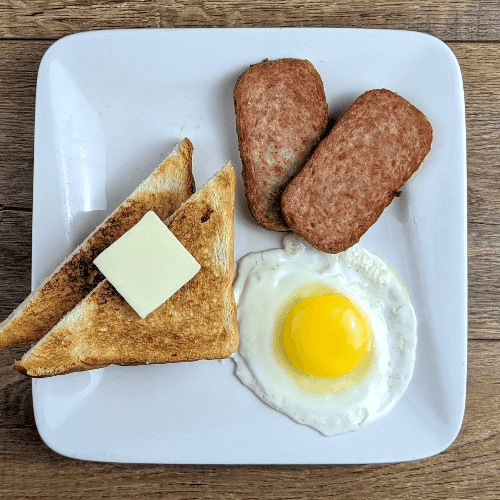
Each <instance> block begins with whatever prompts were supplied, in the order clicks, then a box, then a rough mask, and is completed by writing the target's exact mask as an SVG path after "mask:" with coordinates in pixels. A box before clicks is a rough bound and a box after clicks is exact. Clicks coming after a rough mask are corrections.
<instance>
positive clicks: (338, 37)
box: [32, 28, 467, 464]
mask: <svg viewBox="0 0 500 500" xmlns="http://www.w3.org/2000/svg"><path fill="white" fill-rule="evenodd" d="M280 57H296V58H306V59H309V60H310V61H311V62H312V63H313V64H314V65H315V67H316V68H317V70H318V71H319V73H320V74H321V76H322V78H323V81H324V85H325V91H326V96H327V99H328V104H329V107H330V112H331V114H332V115H333V116H335V117H338V116H340V115H341V114H342V112H343V111H345V109H346V108H347V106H348V105H349V104H350V103H351V102H352V101H353V100H354V99H355V98H356V97H357V96H359V95H360V94H361V93H363V92H364V91H365V90H368V89H373V88H380V87H385V88H388V89H391V90H394V91H396V92H398V93H399V94H401V95H402V96H403V97H405V98H407V99H408V100H409V101H411V102H412V103H413V104H415V105H416V106H417V107H418V108H420V109H421V110H422V111H423V112H424V113H425V114H426V115H427V117H428V118H429V120H430V122H431V123H432V125H433V128H434V144H433V149H432V151H431V153H430V155H429V156H428V158H427V159H426V161H425V162H424V164H423V165H422V167H421V168H420V169H419V171H418V172H417V173H416V174H415V175H414V176H413V177H412V178H411V180H410V181H409V182H408V183H407V185H406V186H405V187H404V189H403V196H402V197H401V198H398V199H395V200H394V202H393V203H392V205H391V206H390V207H389V208H388V209H387V210H386V211H385V212H384V214H383V216H382V217H381V218H380V219H379V221H378V222H377V223H376V224H375V225H374V226H373V227H372V228H371V229H370V230H369V232H368V233H367V234H366V235H365V236H364V237H363V239H362V243H363V244H364V245H365V246H366V247H368V248H369V249H371V250H373V251H374V252H376V253H377V254H379V255H380V256H381V257H382V258H383V259H385V260H386V261H387V262H389V263H390V264H391V265H392V266H394V267H395V268H396V269H397V271H398V272H399V274H400V275H401V277H402V278H403V279H404V281H405V282H406V283H407V285H408V287H409V290H410V293H411V296H412V298H413V302H414V305H415V309H416V312H417V319H418V324H419V343H418V350H417V362H416V368H415V374H414V377H413V379H412V382H411V384H410V387H409V389H408V391H407V392H406V394H405V395H404V397H403V398H402V400H401V401H400V402H399V403H398V405H397V406H396V408H395V409H394V411H393V412H392V413H391V414H390V415H388V416H387V417H385V418H383V419H382V420H380V421H378V422H376V423H374V424H372V425H370V426H367V427H366V428H364V429H363V430H361V431H359V432H355V433H349V434H345V435H340V436H336V437H330V438H326V437H323V436H321V435H320V434H319V433H318V432H316V431H314V430H312V429H310V428H309V427H305V426H301V425H298V424H296V423H294V422H293V421H291V420H290V419H289V418H288V417H286V416H284V415H282V414H280V413H278V412H275V411H273V410H272V409H270V408H269V407H267V406H266V405H265V404H263V403H262V402H261V401H260V400H259V399H257V398H256V397H255V396H254V395H253V393H252V392H250V391H249V390H248V389H247V388H246V387H244V386H243V385H241V384H240V382H239V381H238V380H237V379H236V377H235V376H234V375H233V362H232V361H231V360H226V361H223V362H221V361H199V362H195V363H179V364H170V365H159V366H138V367H117V366H112V367H108V368H105V369H100V370H95V371H90V372H87V373H75V374H70V375H65V376H59V377H54V378H48V379H41V380H34V381H33V399H34V409H35V416H36V423H37V426H38V429H39V432H40V435H41V436H42V438H43V439H44V441H45V442H46V443H47V444H48V445H49V446H50V447H51V448H53V449H54V450H56V451H57V452H59V453H61V454H64V455H68V456H71V457H77V458H82V459H90V460H102V461H121V462H160V463H228V464H236V463H370V462H371V463H374V462H394V461H405V460H414V459H419V458H423V457H428V456H431V455H433V454H436V453H439V452H441V451H443V450H444V449H445V448H447V447H448V446H449V445H450V444H451V443H452V442H453V440H454V439H455V437H456V436H457V433H458V431H459V429H460V426H461V423H462V419H463V412H464V405H465V385H466V348H467V274H466V272H467V254H466V159H465V112H464V97H463V86H462V79H461V73H460V69H459V66H458V63H457V61H456V59H455V57H454V56H453V54H452V52H451V51H450V50H449V49H448V47H447V46H446V45H445V44H444V43H442V42H440V41H439V40H437V39H435V38H433V37H430V36H428V35H424V34H421V33H413V32H402V31H382V30H356V29H302V28H295V29H294V28H292V29H187V30H129V31H101V32H91V33H83V34H78V35H73V36H69V37H67V38H64V39H62V40H60V41H58V42H56V43H55V44H54V45H53V46H52V47H51V48H50V49H49V50H48V51H47V53H46V55H45V56H44V58H43V60H42V63H41V66H40V71H39V77H38V86H37V102H36V131H35V178H34V214H33V275H32V278H33V280H32V282H33V286H34V287H36V286H37V285H38V284H39V283H40V282H41V280H42V279H43V277H45V276H46V275H48V274H49V273H50V272H51V271H52V270H53V269H54V268H55V266H56V265H57V264H58V263H59V262H60V261H61V260H62V259H63V258H64V257H65V256H66V255H67V254H68V253H69V252H70V251H71V250H72V249H73V248H74V247H75V245H76V244H78V243H79V242H80V241H81V240H82V239H83V237H84V236H85V235H86V234H87V233H88V232H89V231H90V230H91V229H93V228H94V226H95V225H97V224H98V223H99V222H101V220H102V219H103V218H104V217H105V215H106V214H107V213H109V212H111V211H112V210H113V209H114V208H115V207H116V206H117V205H118V204H119V203H120V202H121V201H122V200H123V199H124V198H125V197H126V196H127V195H128V194H129V193H130V192H131V191H132V190H133V189H134V188H135V186H136V185H137V184H138V183H139V182H140V181H141V180H142V179H143V178H145V177H146V176H147V175H148V173H149V172H150V171H151V170H152V169H153V168H154V167H155V166H156V165H157V164H158V163H159V162H160V161H161V159H162V158H163V157H164V155H166V154H167V153H168V152H170V150H171V148H172V147H173V146H174V144H175V143H177V142H178V141H179V140H180V139H182V137H184V136H188V137H189V138H190V139H191V140H192V141H193V143H194V146H195V155H194V175H195V179H196V183H197V186H198V187H199V186H201V185H202V184H203V183H204V182H205V180H206V179H208V178H209V177H210V176H211V175H212V174H213V173H214V172H215V171H216V170H218V169H220V168H221V167H222V166H223V165H224V164H225V163H226V162H227V161H228V160H232V161H233V164H234V165H235V167H236V170H237V172H239V171H240V169H241V163H240V159H239V154H238V149H237V138H236V133H235V117H234V110H233V96H232V90H233V86H234V84H235V81H236V78H237V77H238V75H240V74H241V73H242V72H243V71H244V70H245V69H246V68H247V67H248V66H249V65H250V64H253V63H256V62H259V61H261V60H263V59H264V58H269V59H276V58H280ZM281 238H282V235H281V234H278V233H272V232H270V231H267V230H265V229H263V228H261V227H259V226H258V225H257V224H256V223H255V221H254V220H253V219H252V217H251V216H250V214H249V212H248V209H247V206H246V202H245V199H244V192H243V186H242V182H241V177H240V176H239V174H238V192H237V199H236V217H235V257H236V259H239V258H240V257H242V256H243V255H245V254H247V253H249V252H252V251H259V250H263V249H267V248H273V247H279V246H281Z"/></svg>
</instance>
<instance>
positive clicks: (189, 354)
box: [14, 163, 238, 377]
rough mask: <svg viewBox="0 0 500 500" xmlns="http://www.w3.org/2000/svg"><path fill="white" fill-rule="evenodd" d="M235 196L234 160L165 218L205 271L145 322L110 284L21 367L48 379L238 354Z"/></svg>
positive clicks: (77, 309) (80, 306)
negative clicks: (115, 367) (108, 368)
mask: <svg viewBox="0 0 500 500" xmlns="http://www.w3.org/2000/svg"><path fill="white" fill-rule="evenodd" d="M234 194H235V175H234V170H233V168H232V166H231V164H230V163H229V164H228V165H227V166H226V167H225V168H224V169H222V170H221V171H220V172H219V173H218V174H216V175H215V176H214V177H213V178H212V179H211V180H210V181H208V182H207V184H205V186H204V187H203V188H201V189H200V190H199V191H198V192H197V193H195V194H194V195H193V196H192V197H191V198H190V199H189V200H188V201H187V202H186V203H185V204H183V205H182V206H181V208H180V209H179V210H177V211H176V212H175V213H174V215H172V217H170V218H169V219H168V220H167V221H166V223H167V225H168V227H169V229H170V230H171V231H172V233H173V234H174V235H175V236H176V237H177V238H178V239H179V241H180V242H181V243H182V244H183V245H184V246H185V248H186V249H187V250H188V251H189V252H190V253H191V254H192V255H193V257H194V258H195V259H196V260H197V261H198V263H199V264H200V265H201V269H200V271H199V272H198V274H196V276H195V277H194V278H193V279H192V280H190V281H189V282H188V283H186V285H184V286H183V287H182V288H181V289H180V290H179V291H177V292H176V293H175V294H174V295H173V296H172V297H171V298H170V299H168V300H167V301H166V302H165V303H164V304H162V305H161V306H160V307H159V308H158V309H156V310H155V311H153V312H152V313H151V314H149V315H148V316H147V317H146V318H145V319H141V318H140V317H139V315H138V314H137V313H136V312H135V311H134V310H133V309H132V308H131V307H130V306H129V305H128V304H127V302H125V300H124V299H123V298H122V297H121V296H120V295H119V294H118V292H116V290H115V289H114V288H113V286H112V285H111V284H110V283H109V282H108V281H107V280H105V281H103V282H102V283H101V284H100V285H99V286H98V287H97V288H96V289H95V290H94V291H93V292H92V293H90V294H89V295H88V296H87V297H86V298H85V299H84V300H83V301H82V302H80V304H78V306H76V307H75V308H74V309H73V310H72V311H71V312H70V313H69V314H68V315H66V316H65V317H64V318H63V319H62V320H61V321H60V322H59V323H58V324H57V325H56V326H55V327H54V328H53V329H52V330H51V331H50V332H49V333H48V334H47V335H46V336H45V337H44V338H43V339H42V340H40V342H38V344H36V345H35V346H34V347H33V348H32V349H31V350H30V351H28V352H27V353H26V354H25V355H24V356H23V358H22V359H21V361H19V362H17V363H15V365H14V367H15V368H16V369H17V370H19V371H20V372H22V373H25V374H27V375H30V376H33V377H45V376H50V375H57V374H61V373H67V372H72V371H81V370H89V369H92V368H99V367H102V366H106V365H109V364H121V365H134V364H149V363H167V362H172V361H188V360H198V359H211V358H226V357H228V356H229V355H231V354H232V353H233V352H234V351H235V350H236V349H237V347H238V326H237V322H236V303H235V299H234V294H233V287H232V284H233V274H234V253H233V247H234Z"/></svg>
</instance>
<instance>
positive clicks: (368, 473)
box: [0, 341, 500, 500]
mask: <svg viewBox="0 0 500 500" xmlns="http://www.w3.org/2000/svg"><path fill="white" fill-rule="evenodd" d="M20 354H21V351H20V350H19V349H15V350H12V349H10V350H9V349H8V350H5V351H3V352H1V351H0V398H1V399H0V408H1V410H2V411H1V412H0V443H1V444H0V471H1V473H2V474H3V481H2V485H1V486H0V495H1V492H2V491H13V490H15V491H17V492H18V493H19V495H21V494H22V495H23V496H24V495H26V496H34V497H39V496H42V495H43V496H47V497H53V496H57V495H60V494H61V493H62V492H65V493H66V494H67V496H68V497H69V496H70V495H77V494H82V493H83V492H85V493H86V494H87V495H91V496H92V497H97V496H100V495H103V494H104V493H106V495H111V494H112V493H113V494H115V495H123V496H146V495H155V494H156V495H158V494H160V492H163V493H166V492H168V493H169V494H170V495H171V497H172V498H222V497H224V498H262V497H265V498H277V499H278V498H279V499H283V498H325V497H333V496H335V497H341V498H353V499H355V498H356V499H357V498H360V497H363V496H365V497H366V498H370V499H372V498H374V499H379V498H380V499H392V498H430V499H438V498H439V499H441V498H448V499H459V498H468V499H469V498H470V499H473V498H481V499H486V500H488V499H493V498H498V482H497V481H496V480H494V478H495V477H496V476H495V475H496V474H497V473H498V465H499V460H500V454H499V451H498V450H500V432H499V431H500V421H499V420H498V418H497V415H498V414H499V412H500V393H499V391H498V387H499V385H500V371H499V370H498V366H500V342H496V341H493V342H489V341H473V342H471V343H470V348H469V381H468V399H467V408H466V414H465V421H464V424H463V427H462V430H461V432H460V434H459V436H458V438H457V440H456V441H455V443H453V444H452V446H451V447H450V448H449V449H448V450H447V451H446V452H444V453H441V454H439V455H437V456H435V457H432V458H429V459H426V460H423V461H416V462H408V463H402V464H394V465H366V466H300V467H299V466H295V467H289V466H272V467H270V466H265V467H264V466H262V467H261V466H252V467H227V466H182V467H179V466H168V465H167V466H163V465H119V464H100V463H91V462H79V461H74V460H70V459H67V458H64V457H61V456H59V455H57V454H55V453H54V452H52V451H50V450H49V449H48V448H47V447H45V445H43V443H42V442H41V441H40V438H39V437H38V434H37V431H36V429H35V427H34V422H33V418H32V408H31V397H30V395H31V388H30V382H29V380H28V379H25V378H24V377H22V376H21V375H20V374H18V373H17V372H14V371H13V370H11V368H10V366H9V365H10V362H11V360H12V358H13V357H14V356H19V355H20ZM486 401H487V402H488V404H485V402H486ZM333 440H334V438H333ZM55 465H57V466H58V467H54V466H55ZM124 481H126V484H124ZM235 485H237V488H236V487H235ZM287 485H288V486H287Z"/></svg>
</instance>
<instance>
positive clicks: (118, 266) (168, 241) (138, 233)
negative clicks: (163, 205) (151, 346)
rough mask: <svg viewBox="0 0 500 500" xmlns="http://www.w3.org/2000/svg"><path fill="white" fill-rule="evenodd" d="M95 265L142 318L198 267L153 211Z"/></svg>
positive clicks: (97, 260)
mask: <svg viewBox="0 0 500 500" xmlns="http://www.w3.org/2000/svg"><path fill="white" fill-rule="evenodd" d="M94 264H95V265H96V266H97V267H98V268H99V270H100V271H101V273H102V274H104V276H105V277H106V278H107V279H108V281H109V282H110V283H111V284H112V285H113V286H114V287H115V288H116V290H117V291H118V292H119V293H120V295H121V296H122V297H123V298H124V299H125V300H126V301H127V302H128V303H129V304H130V305H131V306H132V307H133V308H134V310H135V311H136V312H137V314H138V315H139V316H140V317H141V318H145V317H146V316H147V315H148V314H149V313H151V312H152V311H154V310H155V309H157V308H158V307H159V306H160V305H161V304H163V303H164V302H165V301H166V300H168V299H169V298H170V297H171V296H172V295H173V294H174V293H175V292H177V290H179V288H181V287H182V286H183V285H185V284H186V283H187V282H188V281H189V280H190V279H191V278H193V277H194V276H195V275H196V273H197V272H198V271H199V270H200V268H201V266H200V265H199V264H198V262H196V260H195V259H194V257H193V256H192V255H191V254H190V253H189V252H188V251H187V250H186V249H185V248H184V247H183V246H182V244H181V243H180V242H179V240H178V239H177V238H176V237H175V236H174V235H173V234H172V233H171V232H170V230H169V229H168V227H167V226H166V225H165V224H164V223H163V222H162V221H161V219H160V218H159V217H158V216H157V215H156V214H155V213H154V212H148V213H147V214H146V215H145V216H144V217H143V218H142V219H141V220H140V221H139V222H138V223H137V224H136V225H135V226H134V227H132V228H131V229H130V230H129V231H127V232H126V233H125V234H124V235H123V236H122V237H121V238H119V239H118V240H116V241H115V242H114V243H113V244H112V245H110V246H109V247H108V248H107V249H106V250H104V251H103V252H101V254H99V256H98V257H97V258H96V259H95V260H94Z"/></svg>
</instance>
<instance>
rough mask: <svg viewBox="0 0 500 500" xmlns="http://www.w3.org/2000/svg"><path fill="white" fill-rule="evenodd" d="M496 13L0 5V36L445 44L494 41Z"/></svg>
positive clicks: (6, 1)
mask: <svg viewBox="0 0 500 500" xmlns="http://www.w3.org/2000/svg"><path fill="white" fill-rule="evenodd" d="M499 11H500V1H499V0H482V1H481V2H473V1H471V0H449V1H446V2H435V1H433V0H420V1H404V2H400V1H396V0H381V1H378V2H373V1H372V0H352V1H350V0H338V1H336V2H329V1H327V0H322V1H319V0H311V1H306V0H289V1H282V0H280V1H275V2H267V1H265V0H257V1H254V2H240V1H238V0H227V1H223V0H194V1H189V0H183V1H177V2H163V1H161V0H150V1H143V0H142V1H141V0H133V1H127V2H125V1H112V2H108V1H105V0H54V1H53V0H33V1H28V0H2V1H1V2H0V37H3V38H59V37H61V36H64V35H68V34H71V33H75V32H79V31H86V30H90V29H105V28H119V27H123V26H127V27H137V28H165V27H175V28H181V27H200V26H203V27H207V26H212V27H213V26H218V27H255V26H315V27H330V28H334V27H357V28H388V29H406V30H415V31H423V32H425V33H429V34H431V35H434V36H437V37H439V38H442V39H444V40H447V41H452V40H460V41H466V40H473V41H479V40H485V41H496V40H499V39H500V24H499V23H498V13H499Z"/></svg>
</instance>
